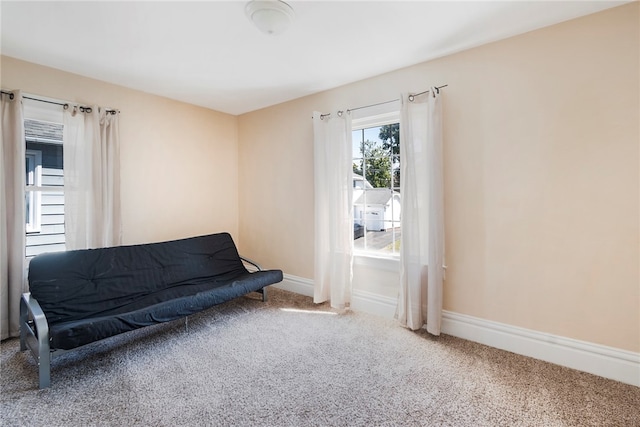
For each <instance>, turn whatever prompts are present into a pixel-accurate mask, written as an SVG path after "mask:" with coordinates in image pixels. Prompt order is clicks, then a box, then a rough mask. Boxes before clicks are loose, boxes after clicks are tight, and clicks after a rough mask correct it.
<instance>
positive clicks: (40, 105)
mask: <svg viewBox="0 0 640 427" xmlns="http://www.w3.org/2000/svg"><path fill="white" fill-rule="evenodd" d="M38 98H39V99H42V100H44V101H45V102H42V101H38V100H31V99H28V98H23V108H24V110H23V112H24V120H36V121H40V122H49V123H55V124H63V123H64V115H63V110H62V108H61V107H60V105H59V104H60V101H59V100H56V99H53V98H44V97H41V96H39V97H38ZM46 101H50V103H49V102H46ZM63 139H64V136H63ZM29 142H32V143H45V144H50V143H53V144H62V145H63V146H64V140H62V141H58V140H55V142H53V140H48V139H39V138H31V137H29V138H27V137H26V136H25V139H24V144H25V160H26V159H27V156H28V154H29V152H31V151H39V150H34V149H27V144H28V143H29ZM43 161H44V159H43V158H42V157H41V158H40V165H41V168H40V181H39V182H38V185H34V186H30V185H25V190H24V194H25V204H26V197H27V195H28V194H29V193H30V192H31V193H33V194H35V195H36V196H35V197H36V198H37V199H39V200H38V203H37V207H38V208H39V209H40V212H39V215H38V220H39V229H36V228H35V227H30V228H27V227H26V223H27V218H26V217H25V239H26V240H25V254H24V256H25V259H26V262H27V265H28V263H29V261H30V259H31V258H33V256H35V255H37V253H36V254H33V253H30V252H29V247H38V246H40V245H32V246H29V244H28V239H29V238H36V239H37V238H38V233H42V229H43V227H44V226H45V224H44V223H45V221H44V220H43V214H44V212H43V205H42V195H43V194H44V193H62V195H63V196H64V186H44V185H42V180H43V179H44V178H43V175H46V171H45V168H44V164H43ZM45 163H46V162H45ZM25 172H26V167H25ZM25 184H27V182H25ZM25 214H26V211H25ZM65 240H66V239H65ZM43 246H46V244H45V245H43ZM58 250H59V249H52V250H51V251H58Z"/></svg>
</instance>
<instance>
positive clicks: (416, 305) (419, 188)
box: [396, 88, 445, 335]
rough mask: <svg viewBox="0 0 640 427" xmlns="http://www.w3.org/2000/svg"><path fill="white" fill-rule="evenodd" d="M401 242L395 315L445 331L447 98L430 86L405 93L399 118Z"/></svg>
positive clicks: (436, 331) (416, 326)
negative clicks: (444, 114) (410, 97)
mask: <svg viewBox="0 0 640 427" xmlns="http://www.w3.org/2000/svg"><path fill="white" fill-rule="evenodd" d="M400 126H401V128H400V138H401V143H400V149H401V150H402V151H401V155H400V158H401V159H402V164H401V169H402V170H401V174H400V176H401V177H402V218H401V225H402V241H401V243H400V245H401V246H400V261H401V262H400V293H399V297H398V307H397V312H396V317H397V318H398V320H399V321H400V323H401V324H402V325H404V326H407V327H408V328H410V329H413V330H416V329H420V328H422V327H423V326H424V324H425V323H426V327H427V331H428V332H429V333H431V334H434V335H439V334H440V325H441V319H442V284H443V280H444V268H445V266H444V195H443V194H444V190H443V166H442V103H441V99H440V93H439V91H438V90H437V89H434V88H431V90H430V91H429V92H427V93H426V94H424V95H420V96H415V97H414V100H413V101H409V100H408V97H403V103H402V112H401V119H400Z"/></svg>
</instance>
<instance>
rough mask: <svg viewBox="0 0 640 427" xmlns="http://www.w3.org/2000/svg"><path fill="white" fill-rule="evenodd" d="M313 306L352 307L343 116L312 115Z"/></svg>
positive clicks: (348, 157) (348, 158)
mask: <svg viewBox="0 0 640 427" xmlns="http://www.w3.org/2000/svg"><path fill="white" fill-rule="evenodd" d="M313 134H314V168H315V169H314V179H315V184H314V190H315V273H314V297H313V300H314V302H316V303H319V302H324V301H330V303H331V307H334V308H345V307H346V306H347V305H348V304H349V303H350V302H351V279H352V265H353V203H352V195H351V187H352V186H353V178H352V153H351V120H350V119H349V117H348V115H347V114H342V113H340V114H338V113H333V114H331V115H328V116H327V115H325V116H324V117H322V114H321V113H318V112H315V113H314V114H313Z"/></svg>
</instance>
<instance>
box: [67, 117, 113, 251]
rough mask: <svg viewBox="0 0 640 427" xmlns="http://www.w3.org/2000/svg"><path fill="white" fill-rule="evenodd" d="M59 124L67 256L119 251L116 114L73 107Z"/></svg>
mask: <svg viewBox="0 0 640 427" xmlns="http://www.w3.org/2000/svg"><path fill="white" fill-rule="evenodd" d="M83 110H84V111H83ZM63 123H64V136H63V139H64V152H63V153H64V154H63V155H64V192H65V203H64V215H65V242H66V247H67V250H71V249H86V248H98V247H105V246H117V245H120V244H121V243H122V224H121V213H120V140H119V136H118V135H119V131H118V114H117V113H116V114H112V113H110V112H107V111H106V110H105V109H102V108H99V107H96V106H94V107H91V108H78V107H72V108H69V109H68V110H66V111H65V112H64V122H63Z"/></svg>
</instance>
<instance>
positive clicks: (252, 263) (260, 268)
mask: <svg viewBox="0 0 640 427" xmlns="http://www.w3.org/2000/svg"><path fill="white" fill-rule="evenodd" d="M240 259H241V260H242V261H243V262H246V263H247V264H251V265H253V266H254V267H255V268H257V269H258V271H262V267H260V265H259V264H258V263H257V262H255V261H251V260H250V259H249V258H245V257H243V256H241V257H240Z"/></svg>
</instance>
